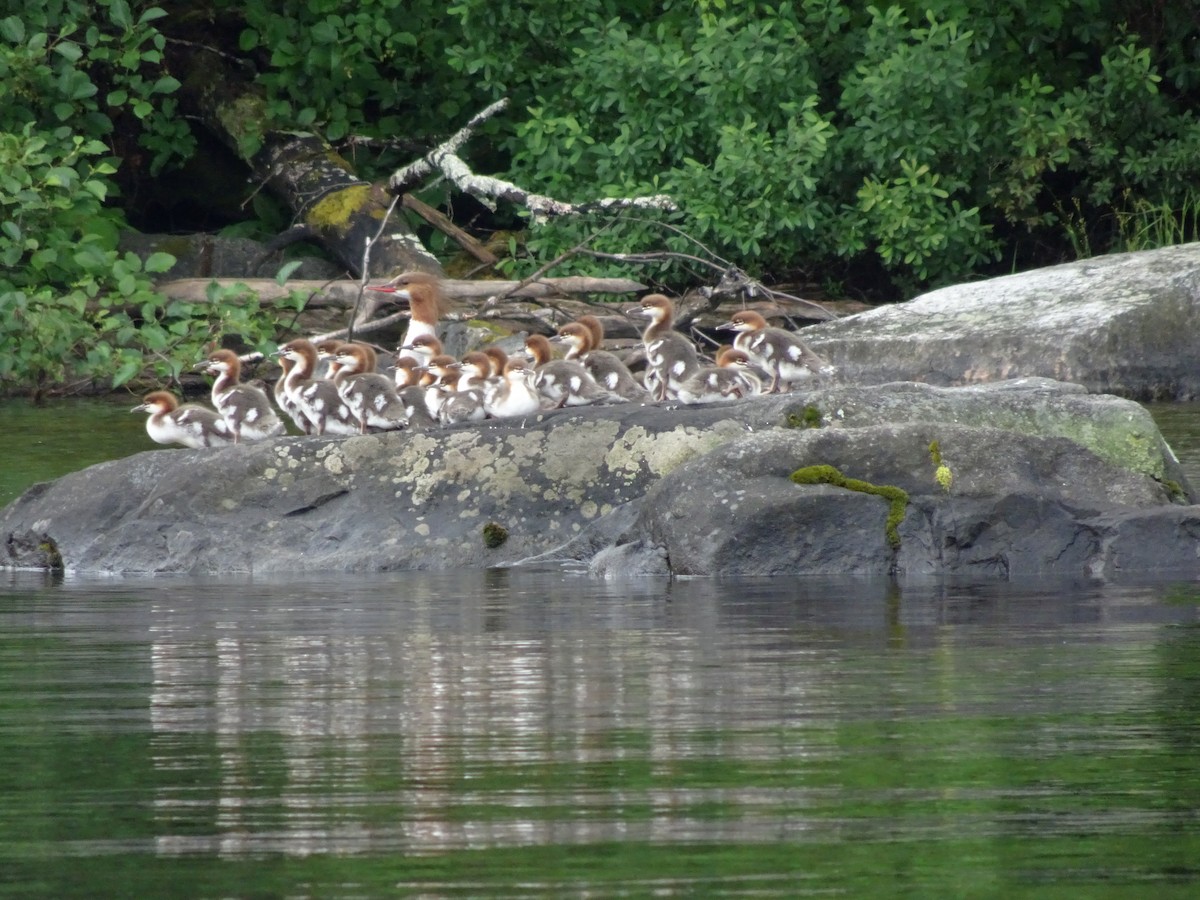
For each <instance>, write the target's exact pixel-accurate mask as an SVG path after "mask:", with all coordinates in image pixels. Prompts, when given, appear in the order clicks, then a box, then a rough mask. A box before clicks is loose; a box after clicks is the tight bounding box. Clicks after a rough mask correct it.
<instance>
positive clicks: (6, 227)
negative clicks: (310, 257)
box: [0, 220, 282, 283]
mask: <svg viewBox="0 0 1200 900" xmlns="http://www.w3.org/2000/svg"><path fill="white" fill-rule="evenodd" d="M0 231H3V232H4V233H5V234H6V235H8V236H9V238H11V239H12V240H14V241H19V240H20V239H21V227H20V226H19V225H18V224H17V223H16V222H13V221H11V220H5V221H3V222H0ZM281 283H282V282H281Z"/></svg>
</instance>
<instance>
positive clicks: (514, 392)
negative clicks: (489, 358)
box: [483, 358, 542, 419]
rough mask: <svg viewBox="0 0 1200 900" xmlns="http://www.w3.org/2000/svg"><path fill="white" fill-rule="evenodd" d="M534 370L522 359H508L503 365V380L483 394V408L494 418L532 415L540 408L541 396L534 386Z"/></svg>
mask: <svg viewBox="0 0 1200 900" xmlns="http://www.w3.org/2000/svg"><path fill="white" fill-rule="evenodd" d="M533 376H534V372H533V369H531V368H529V366H528V364H527V363H526V362H525V360H523V359H516V358H514V359H510V360H508V362H506V363H505V365H504V376H503V381H502V382H501V383H500V384H496V385H492V386H491V387H490V388H489V389H488V391H487V393H486V394H485V395H484V400H483V404H484V409H485V410H487V414H488V415H489V416H492V417H493V418H496V419H510V418H517V417H523V416H532V415H534V414H535V413H537V412H538V411H540V410H541V408H542V398H541V397H540V396H539V394H538V392H537V390H536V389H535V388H534V386H533V384H532V381H533Z"/></svg>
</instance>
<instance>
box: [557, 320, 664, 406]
mask: <svg viewBox="0 0 1200 900" xmlns="http://www.w3.org/2000/svg"><path fill="white" fill-rule="evenodd" d="M558 339H559V341H560V343H562V344H563V345H564V346H565V347H566V348H567V352H566V354H565V358H566V359H578V360H579V361H580V362H582V363H583V366H584V368H585V369H587V370H588V372H589V373H590V374H591V376H592V377H593V378H595V379H596V383H597V384H599V385H600V386H601V387H604V388H607V389H608V390H610V391H612V392H613V393H615V394H619V395H620V396H622V397H624V398H625V399H626V400H630V401H633V402H641V401H645V400H649V399H650V393H649V392H648V391H647V390H646V389H645V388H644V387H642V385H641V384H639V383H638V380H637V378H635V377H634V374H633V372H631V371H630V370H629V367H628V366H627V365H625V363H623V362H622V361H621V359H620V357H618V356H617V355H616V354H615V353H610V352H608V351H607V350H602V349H600V342H601V341H602V340H603V339H604V325H603V324H602V323H601V322H600V320H599V319H598V318H596V317H595V316H581V317H580V318H579V320H578V321H575V322H571V323H569V324H567V325H564V326H563V327H562V328H560V329H558Z"/></svg>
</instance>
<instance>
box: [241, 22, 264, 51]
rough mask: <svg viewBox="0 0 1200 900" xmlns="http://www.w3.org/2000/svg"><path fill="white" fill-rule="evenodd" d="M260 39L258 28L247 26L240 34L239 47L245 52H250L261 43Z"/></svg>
mask: <svg viewBox="0 0 1200 900" xmlns="http://www.w3.org/2000/svg"><path fill="white" fill-rule="evenodd" d="M259 40H260V39H259V36H258V31H257V29H254V28H245V29H243V30H242V33H241V34H239V35H238V49H239V50H241V51H242V52H243V53H248V52H250V51H251V50H253V49H254V48H255V47H257V46H258V45H259Z"/></svg>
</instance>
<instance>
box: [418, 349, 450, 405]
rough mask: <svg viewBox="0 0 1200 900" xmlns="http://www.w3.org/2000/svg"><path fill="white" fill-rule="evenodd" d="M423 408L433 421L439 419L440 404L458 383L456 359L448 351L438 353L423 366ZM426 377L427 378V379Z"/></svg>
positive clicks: (448, 397) (443, 402)
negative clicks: (427, 411) (424, 374)
mask: <svg viewBox="0 0 1200 900" xmlns="http://www.w3.org/2000/svg"><path fill="white" fill-rule="evenodd" d="M425 373H426V378H425V379H422V381H421V384H422V386H423V387H424V389H425V408H426V409H427V410H429V415H430V416H431V417H432V418H433V419H434V421H441V414H442V406H443V404H445V402H446V401H447V400H449V399H450V396H451V395H452V394H453V393H454V390H455V385H457V384H458V361H457V360H455V358H454V357H453V356H450V355H449V354H448V353H439V354H438V355H437V356H435V357H433V359H431V360H429V363H428V365H426V366H425ZM427 379H428V380H427Z"/></svg>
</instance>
